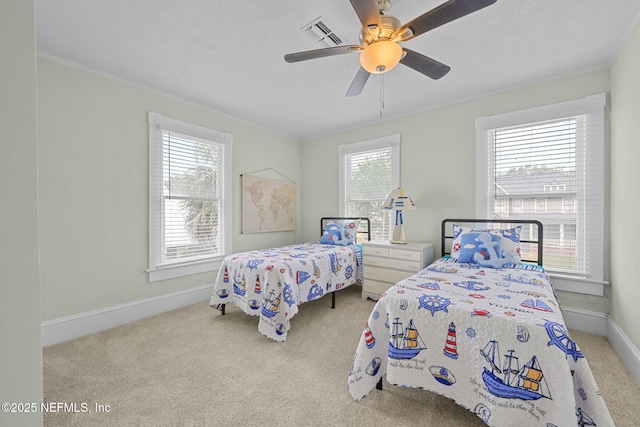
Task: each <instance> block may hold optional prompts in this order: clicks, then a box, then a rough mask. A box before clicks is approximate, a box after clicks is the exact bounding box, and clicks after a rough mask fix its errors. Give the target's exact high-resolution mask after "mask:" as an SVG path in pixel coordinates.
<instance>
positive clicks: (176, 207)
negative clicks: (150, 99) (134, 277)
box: [149, 113, 231, 281]
mask: <svg viewBox="0 0 640 427" xmlns="http://www.w3.org/2000/svg"><path fill="white" fill-rule="evenodd" d="M149 126H150V154H151V156H150V171H151V176H150V208H149V215H150V218H149V219H150V221H149V236H150V241H149V274H150V276H149V277H150V281H154V280H161V279H164V278H169V277H177V276H181V275H184V274H192V273H196V272H202V271H209V270H213V269H215V268H217V262H216V261H218V262H219V260H220V259H222V258H223V257H224V256H225V255H226V254H227V253H228V252H229V251H230V244H229V242H230V236H229V230H230V221H231V216H230V213H229V212H230V211H229V208H230V203H229V202H228V200H227V199H228V197H229V194H230V192H229V187H230V171H229V169H230V151H231V146H230V142H231V136H230V134H225V133H223V132H218V131H214V130H211V129H206V128H202V127H199V126H195V125H190V124H188V123H182V122H178V121H176V120H172V119H168V118H165V117H162V116H159V115H156V114H154V113H150V115H149ZM168 271H170V272H168Z"/></svg>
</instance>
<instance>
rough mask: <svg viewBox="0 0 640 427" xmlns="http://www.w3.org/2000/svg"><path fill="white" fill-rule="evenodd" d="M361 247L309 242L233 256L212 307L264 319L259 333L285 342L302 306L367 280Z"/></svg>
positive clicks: (223, 270)
mask: <svg viewBox="0 0 640 427" xmlns="http://www.w3.org/2000/svg"><path fill="white" fill-rule="evenodd" d="M361 259H362V247H361V246H360V245H357V244H355V245H346V246H338V245H325V244H320V243H303V244H299V245H289V246H284V247H279V248H270V249H263V250H256V251H250V252H242V253H237V254H233V255H229V256H227V257H226V258H225V259H224V260H223V262H222V264H221V265H220V269H219V270H218V276H217V278H216V282H215V284H214V288H213V293H212V295H211V301H210V303H209V304H210V305H211V306H212V307H218V308H220V307H221V305H222V304H228V303H230V302H233V303H234V304H235V305H236V306H237V307H239V308H240V309H241V310H242V311H244V312H245V313H247V314H249V315H253V316H260V321H259V323H258V330H259V331H260V332H261V333H262V334H263V335H265V336H267V337H269V338H271V339H273V340H275V341H285V340H286V338H287V332H288V331H289V327H290V323H289V321H290V320H291V318H292V317H293V316H295V315H296V313H297V312H298V305H300V304H302V303H304V302H307V301H312V300H315V299H318V298H321V297H323V296H324V295H326V294H328V293H331V292H335V291H338V290H340V289H343V288H345V287H347V286H349V285H351V284H353V283H355V282H357V281H360V280H362V270H361V268H360V265H361Z"/></svg>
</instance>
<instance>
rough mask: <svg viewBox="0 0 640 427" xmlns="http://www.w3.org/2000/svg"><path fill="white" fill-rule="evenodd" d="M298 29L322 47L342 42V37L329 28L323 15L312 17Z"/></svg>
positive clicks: (337, 44)
mask: <svg viewBox="0 0 640 427" xmlns="http://www.w3.org/2000/svg"><path fill="white" fill-rule="evenodd" d="M300 29H301V30H302V31H304V32H305V33H307V35H308V36H309V37H311V38H312V39H313V40H315V41H316V42H317V43H319V44H320V45H321V46H323V47H334V46H339V45H341V44H342V43H343V42H342V38H341V37H340V36H338V35H337V34H336V32H335V31H333V30H332V29H331V27H330V26H329V24H327V21H326V20H325V19H324V18H323V17H319V18H316V19H314V20H313V21H311V22H310V23H308V24H307V25H305V26H304V27H302V28H300Z"/></svg>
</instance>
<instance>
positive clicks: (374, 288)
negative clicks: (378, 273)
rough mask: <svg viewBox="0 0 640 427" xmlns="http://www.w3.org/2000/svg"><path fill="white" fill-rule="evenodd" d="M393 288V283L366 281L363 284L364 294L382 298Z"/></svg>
mask: <svg viewBox="0 0 640 427" xmlns="http://www.w3.org/2000/svg"><path fill="white" fill-rule="evenodd" d="M391 286H393V285H392V284H391V283H387V282H378V281H377V280H371V279H364V282H363V283H362V292H365V293H367V294H374V295H377V296H380V295H382V294H383V293H385V292H386V291H387V290H388V289H389V288H390V287H391Z"/></svg>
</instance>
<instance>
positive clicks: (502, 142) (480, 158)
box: [476, 94, 606, 282]
mask: <svg viewBox="0 0 640 427" xmlns="http://www.w3.org/2000/svg"><path fill="white" fill-rule="evenodd" d="M605 99H606V98H605V94H600V95H594V96H591V97H587V98H584V99H581V100H577V101H570V102H566V103H561V104H554V105H550V106H545V107H539V108H534V109H531V110H523V111H518V112H515V113H507V114H502V115H498V116H490V117H482V118H479V119H478V120H477V122H476V128H477V142H478V144H477V147H478V151H477V169H476V170H477V174H478V176H477V189H476V194H477V215H479V216H482V217H484V216H487V217H489V218H500V219H509V218H512V219H537V220H539V221H541V222H542V223H543V225H544V255H543V258H544V266H545V268H546V269H547V270H548V271H549V272H551V273H552V274H557V275H560V276H565V277H569V278H571V277H573V278H576V279H585V280H592V281H595V282H601V281H602V280H603V268H604V260H603V257H604V242H603V233H604V179H605V175H604V174H605V170H604V106H605ZM532 233H534V230H523V234H524V237H523V238H527V237H533V236H532V235H527V234H532ZM522 249H523V251H531V250H535V249H536V248H533V247H531V245H529V246H527V245H523V248H522Z"/></svg>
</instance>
